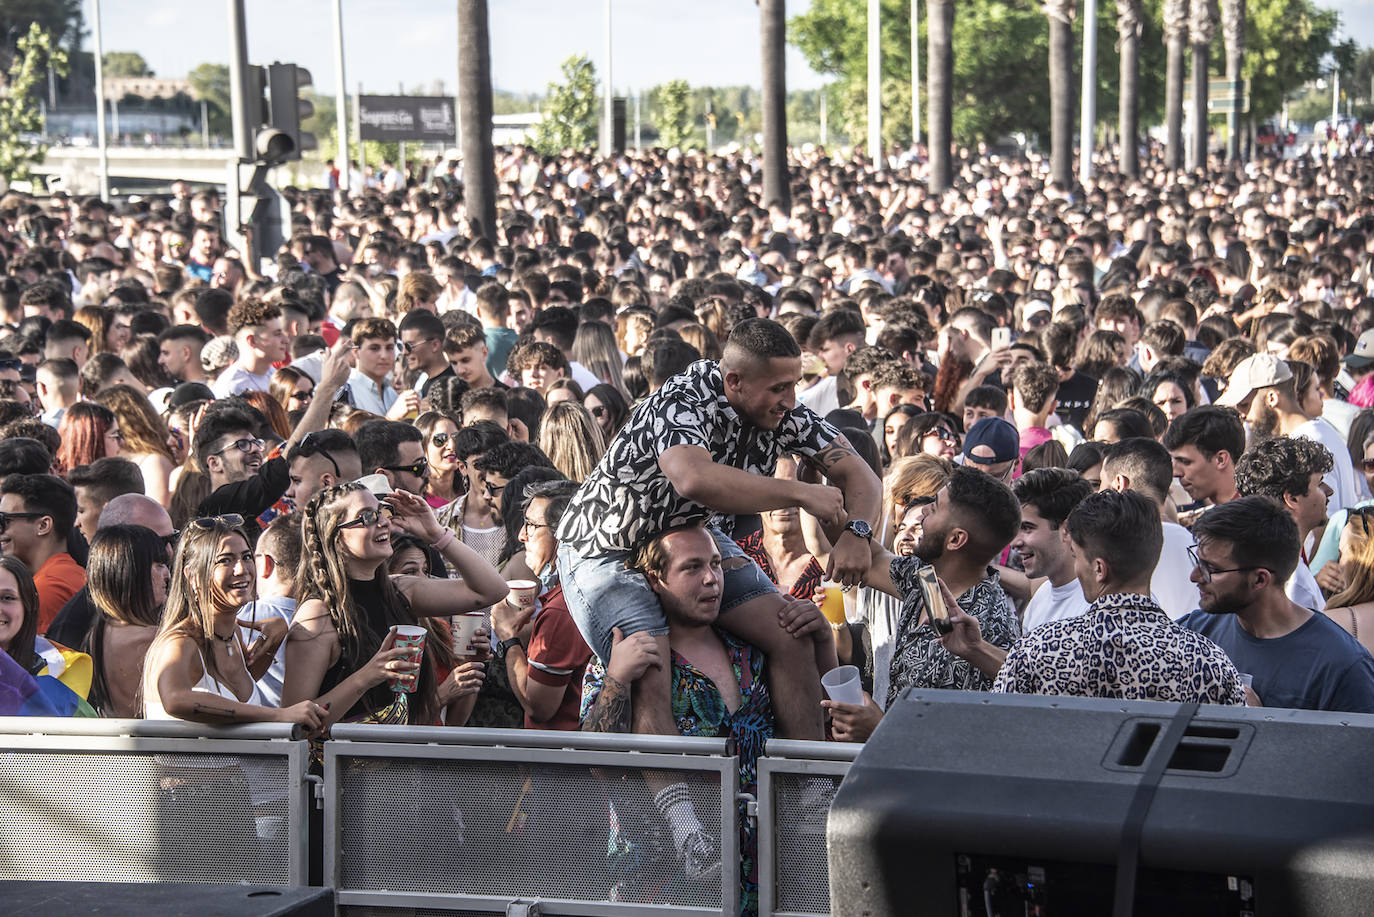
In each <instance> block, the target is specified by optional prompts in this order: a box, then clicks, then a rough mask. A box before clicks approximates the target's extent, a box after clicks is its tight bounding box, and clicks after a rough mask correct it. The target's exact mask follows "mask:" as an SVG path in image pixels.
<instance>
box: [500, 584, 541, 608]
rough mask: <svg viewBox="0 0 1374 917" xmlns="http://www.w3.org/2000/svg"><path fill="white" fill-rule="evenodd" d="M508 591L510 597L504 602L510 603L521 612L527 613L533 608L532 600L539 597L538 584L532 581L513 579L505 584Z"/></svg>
mask: <svg viewBox="0 0 1374 917" xmlns="http://www.w3.org/2000/svg"><path fill="white" fill-rule="evenodd" d="M506 586H507V587H508V588H509V589H510V595H509V596H507V597H506V601H507V602H510V603H511V604H512V605H514V606H515V607H516V608H519V609H520V610H521V611H529V610H530V609H531V608H533V607H534V599H535V597H536V596H538V595H539V584H538V583H536V582H535V581H534V580H532V579H513V580H511V581H509V582H508V583H506Z"/></svg>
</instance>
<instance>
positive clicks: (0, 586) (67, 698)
mask: <svg viewBox="0 0 1374 917" xmlns="http://www.w3.org/2000/svg"><path fill="white" fill-rule="evenodd" d="M0 650H4V652H5V653H8V654H9V657H10V658H11V659H13V660H14V661H15V663H17V664H18V665H19V667H20V668H22V669H23V670H24V671H25V672H27V673H28V674H30V675H32V676H33V677H34V678H35V679H36V680H37V682H38V689H39V692H40V694H41V695H42V697H43V700H44V701H46V702H47V703H46V705H45V706H46V707H47V708H48V710H45V711H44V712H45V713H48V712H51V713H57V714H61V715H75V716H94V715H95V711H94V710H92V709H91V707H90V706H89V705H88V704H87V703H86V698H87V695H88V694H89V692H90V690H91V657H90V656H88V655H86V654H85V653H82V652H78V651H76V650H73V649H69V648H67V647H65V646H62V645H60V644H57V643H54V642H52V641H51V640H48V639H47V638H46V637H42V636H40V635H39V634H38V589H37V587H35V586H34V584H33V574H31V573H30V572H29V568H28V567H26V566H25V565H24V562H23V561H21V560H20V559H19V558H17V557H15V556H14V555H12V554H5V555H0Z"/></svg>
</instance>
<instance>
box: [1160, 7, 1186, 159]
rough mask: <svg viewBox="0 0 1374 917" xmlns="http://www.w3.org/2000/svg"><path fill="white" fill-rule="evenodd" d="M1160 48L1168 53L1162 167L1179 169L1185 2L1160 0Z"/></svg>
mask: <svg viewBox="0 0 1374 917" xmlns="http://www.w3.org/2000/svg"><path fill="white" fill-rule="evenodd" d="M1164 45H1165V47H1166V48H1167V49H1168V52H1169V60H1168V64H1167V66H1166V70H1165V72H1166V74H1167V75H1166V77H1165V84H1164V123H1165V132H1166V134H1167V137H1168V140H1167V145H1166V146H1165V150H1164V164H1165V165H1166V166H1168V167H1169V168H1170V169H1181V168H1182V167H1183V69H1184V61H1183V58H1184V55H1185V54H1186V53H1187V50H1188V0H1164Z"/></svg>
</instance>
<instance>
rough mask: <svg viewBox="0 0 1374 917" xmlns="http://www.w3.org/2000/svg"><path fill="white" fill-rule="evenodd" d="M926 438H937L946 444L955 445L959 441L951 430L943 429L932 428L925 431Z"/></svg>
mask: <svg viewBox="0 0 1374 917" xmlns="http://www.w3.org/2000/svg"><path fill="white" fill-rule="evenodd" d="M926 436H938V437H939V438H940V439H943V440H944V441H945V442H947V443H957V442H958V441H959V436H958V434H956V433H954V431H952V430H946V429H945V428H944V427H932V428H931V429H929V430H927V431H926Z"/></svg>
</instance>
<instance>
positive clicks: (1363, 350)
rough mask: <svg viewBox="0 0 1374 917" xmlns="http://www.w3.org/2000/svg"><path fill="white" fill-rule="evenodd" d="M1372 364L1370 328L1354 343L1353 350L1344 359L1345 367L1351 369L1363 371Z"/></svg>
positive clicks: (1373, 330) (1372, 331)
mask: <svg viewBox="0 0 1374 917" xmlns="http://www.w3.org/2000/svg"><path fill="white" fill-rule="evenodd" d="M1371 363H1374V328H1370V329H1369V330H1368V331H1366V332H1365V333H1364V334H1362V335H1360V339H1359V340H1358V341H1356V342H1355V349H1354V350H1353V351H1351V352H1350V356H1348V357H1346V358H1345V365H1346V366H1349V367H1350V368H1351V369H1364V368H1365V367H1366V366H1368V365H1369V364H1371Z"/></svg>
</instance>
